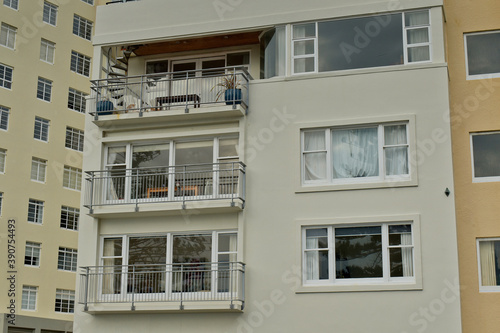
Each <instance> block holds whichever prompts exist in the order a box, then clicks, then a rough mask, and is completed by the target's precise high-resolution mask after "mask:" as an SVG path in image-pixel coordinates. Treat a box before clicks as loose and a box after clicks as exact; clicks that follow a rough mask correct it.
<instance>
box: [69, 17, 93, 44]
mask: <svg viewBox="0 0 500 333" xmlns="http://www.w3.org/2000/svg"><path fill="white" fill-rule="evenodd" d="M73 34H74V35H77V36H80V37H82V38H85V39H88V40H90V38H91V37H92V21H89V20H87V19H86V18H83V17H81V16H78V15H76V14H75V16H74V17H73Z"/></svg>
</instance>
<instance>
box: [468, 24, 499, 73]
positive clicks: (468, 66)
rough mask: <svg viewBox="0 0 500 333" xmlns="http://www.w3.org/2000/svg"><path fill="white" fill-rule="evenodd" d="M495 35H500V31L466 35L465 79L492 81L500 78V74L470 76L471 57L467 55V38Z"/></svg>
mask: <svg viewBox="0 0 500 333" xmlns="http://www.w3.org/2000/svg"><path fill="white" fill-rule="evenodd" d="M495 33H500V30H492V31H481V32H472V33H464V52H465V78H466V80H482V79H492V78H499V77H500V72H498V73H489V74H476V75H469V55H468V54H467V37H468V36H475V35H486V34H495Z"/></svg>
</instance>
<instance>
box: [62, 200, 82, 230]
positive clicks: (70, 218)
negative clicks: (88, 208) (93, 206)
mask: <svg viewBox="0 0 500 333" xmlns="http://www.w3.org/2000/svg"><path fill="white" fill-rule="evenodd" d="M79 219H80V210H79V209H78V208H73V207H67V206H62V207H61V224H60V225H61V228H63V229H68V230H74V231H77V230H78V220H79Z"/></svg>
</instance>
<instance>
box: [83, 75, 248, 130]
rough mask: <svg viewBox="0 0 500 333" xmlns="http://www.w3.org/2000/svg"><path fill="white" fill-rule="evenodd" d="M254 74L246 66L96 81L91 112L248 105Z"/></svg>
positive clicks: (186, 110)
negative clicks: (250, 85) (250, 83)
mask: <svg viewBox="0 0 500 333" xmlns="http://www.w3.org/2000/svg"><path fill="white" fill-rule="evenodd" d="M250 80H251V76H250V74H249V73H248V71H247V70H246V68H245V67H223V68H211V69H205V70H191V71H182V72H169V73H155V74H145V75H137V76H125V77H116V78H109V79H102V80H93V81H91V82H92V97H93V99H91V100H90V103H89V105H90V111H89V112H90V113H91V114H92V115H94V117H95V119H96V120H97V119H98V117H99V116H101V115H109V114H113V113H128V112H137V113H138V115H139V116H142V115H143V113H144V112H148V111H159V110H173V109H179V108H180V109H183V110H185V112H186V113H189V110H190V109H192V108H201V107H204V106H207V105H214V104H219V105H232V106H233V108H236V106H237V105H242V106H243V107H245V108H247V107H248V91H249V87H248V85H249V81H250Z"/></svg>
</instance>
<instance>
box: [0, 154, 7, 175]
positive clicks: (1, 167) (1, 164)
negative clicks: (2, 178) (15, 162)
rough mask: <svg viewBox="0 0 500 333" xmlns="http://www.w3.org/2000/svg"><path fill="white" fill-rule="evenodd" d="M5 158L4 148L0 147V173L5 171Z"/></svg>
mask: <svg viewBox="0 0 500 333" xmlns="http://www.w3.org/2000/svg"><path fill="white" fill-rule="evenodd" d="M6 158H7V151H6V150H5V149H0V173H4V172H5V160H6Z"/></svg>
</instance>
